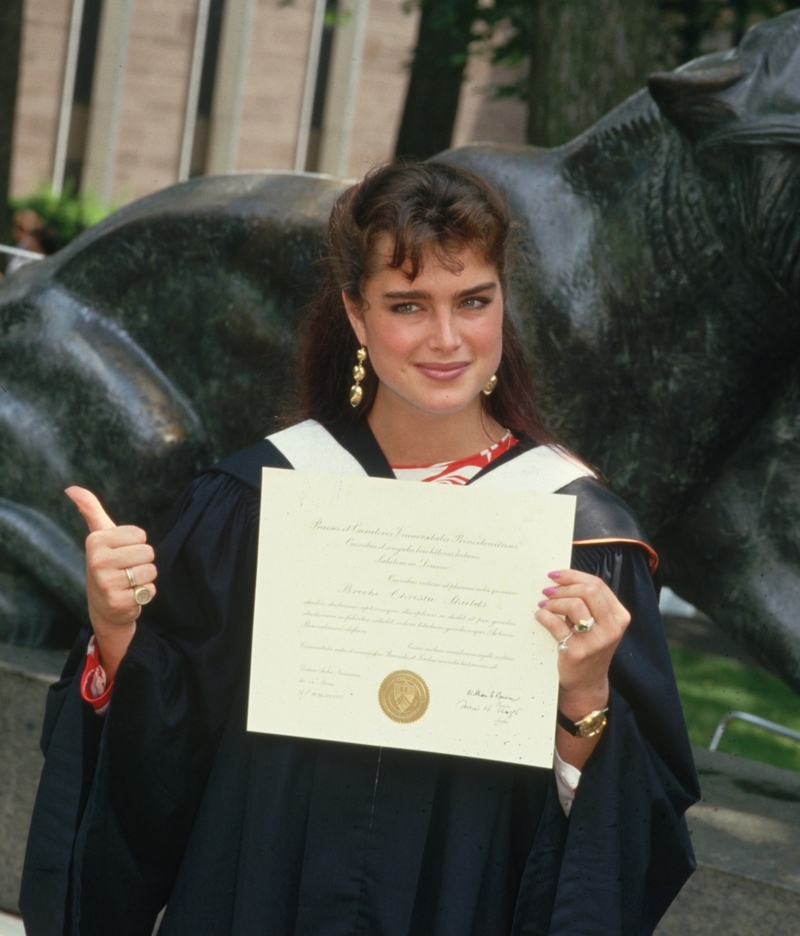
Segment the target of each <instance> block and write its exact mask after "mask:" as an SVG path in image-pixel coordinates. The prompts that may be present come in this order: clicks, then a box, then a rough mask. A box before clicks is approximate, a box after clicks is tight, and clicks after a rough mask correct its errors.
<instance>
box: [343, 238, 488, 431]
mask: <svg viewBox="0 0 800 936" xmlns="http://www.w3.org/2000/svg"><path fill="white" fill-rule="evenodd" d="M382 253H383V255H384V256H385V257H386V261H387V262H388V260H389V258H390V257H391V251H390V250H389V249H388V248H386V247H385V249H384V250H383V251H382ZM449 265H450V269H448V267H445V266H443V265H442V264H441V262H440V261H439V260H437V258H436V256H435V254H433V253H429V254H426V255H423V261H422V265H421V267H420V270H419V274H418V275H417V277H416V279H413V280H412V279H409V269H410V264H409V265H404V266H403V267H401V268H400V269H392V268H391V267H389V266H388V265H387V263H384V264H383V265H382V267H381V268H380V269H379V271H378V272H377V273H376V274H375V275H374V276H372V277H370V279H369V280H367V282H366V285H365V287H364V301H363V302H362V303H358V302H354V301H353V300H351V299H349V298H348V297H347V296H344V297H343V298H344V302H345V307H346V309H347V314H348V317H349V319H350V322H351V324H352V326H353V329H354V330H355V333H356V336H357V338H358V340H359V341H360V342H361V344H363V345H365V346H366V348H367V351H368V354H369V360H368V364H367V366H368V367H369V366H371V367H372V368H373V369H374V371H375V373H376V374H377V376H378V379H379V381H380V383H379V387H378V397H377V398H376V401H375V403H376V406H377V405H378V404H379V402H382V403H391V404H393V405H400V406H401V407H402V406H409V407H415V408H416V409H418V410H422V411H424V412H426V413H430V414H447V413H454V412H460V411H462V410H464V409H465V408H468V407H470V406H474V407H477V408H480V405H481V404H480V398H479V394H480V391H481V389H482V388H483V386H484V385H485V384H486V382H487V381H488V380H489V378H490V377H491V376H492V374H494V373H495V371H496V370H497V367H498V365H499V363H500V356H501V353H502V350H503V339H502V329H503V293H502V289H501V286H500V277H499V276H498V273H497V270H496V269H495V268H494V266H492V265H491V264H490V263H487V262H486V260H484V259H483V257H481V256H480V255H478V254H476V253H475V252H474V251H472V250H471V249H466V250H464V251H462V252H461V253H459V254H457V255H456V256H454V257H453V258H452V261H451V262H450V264H449ZM382 396H383V399H381V397H382Z"/></svg>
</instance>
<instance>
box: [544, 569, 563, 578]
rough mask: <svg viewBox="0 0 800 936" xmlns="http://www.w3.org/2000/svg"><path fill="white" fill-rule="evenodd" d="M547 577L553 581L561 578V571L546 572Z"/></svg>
mask: <svg viewBox="0 0 800 936" xmlns="http://www.w3.org/2000/svg"><path fill="white" fill-rule="evenodd" d="M547 577H548V578H555V579H557V578H561V569H556V571H555V572H548V573H547Z"/></svg>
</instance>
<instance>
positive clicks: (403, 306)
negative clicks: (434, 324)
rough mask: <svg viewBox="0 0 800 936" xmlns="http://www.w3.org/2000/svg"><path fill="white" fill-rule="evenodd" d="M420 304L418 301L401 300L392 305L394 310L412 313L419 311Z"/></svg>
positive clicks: (404, 313)
mask: <svg viewBox="0 0 800 936" xmlns="http://www.w3.org/2000/svg"><path fill="white" fill-rule="evenodd" d="M418 311H419V306H418V305H417V304H416V302H401V303H399V304H398V305H393V306H392V312H399V313H400V315H410V314H411V313H412V312H418Z"/></svg>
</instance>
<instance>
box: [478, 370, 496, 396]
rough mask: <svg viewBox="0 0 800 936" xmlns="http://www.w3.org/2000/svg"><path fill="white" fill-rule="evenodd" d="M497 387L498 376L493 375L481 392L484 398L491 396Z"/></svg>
mask: <svg viewBox="0 0 800 936" xmlns="http://www.w3.org/2000/svg"><path fill="white" fill-rule="evenodd" d="M496 386H497V374H492V376H491V377H490V378H489V379H488V380H487V381H486V384H485V386H484V388H483V390H481V393H482V394H483V395H484V396H491V395H492V392H493V391H494V388H495V387H496Z"/></svg>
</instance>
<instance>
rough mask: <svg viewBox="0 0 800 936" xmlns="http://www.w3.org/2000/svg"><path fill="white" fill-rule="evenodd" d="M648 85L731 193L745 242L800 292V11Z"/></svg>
mask: <svg viewBox="0 0 800 936" xmlns="http://www.w3.org/2000/svg"><path fill="white" fill-rule="evenodd" d="M648 87H649V90H650V94H651V95H652V97H653V99H654V100H655V102H656V104H657V105H658V107H659V109H660V110H661V113H662V114H663V115H664V117H665V118H666V119H667V120H668V121H669V122H670V123H671V124H672V125H673V126H674V127H675V128H676V129H677V130H678V132H679V133H681V134H682V135H683V136H684V137H685V138H687V139H688V140H689V141H690V143H691V145H692V147H693V150H694V153H695V156H696V159H697V162H698V165H699V166H700V167H701V169H705V170H707V171H708V172H709V176H713V175H714V174H716V175H717V178H719V179H720V180H721V181H722V180H724V182H723V184H724V185H725V187H726V196H727V197H730V194H731V193H732V194H734V198H735V200H736V201H737V202H738V204H737V211H738V212H739V213H740V215H741V216H742V217H747V218H748V220H749V223H748V225H747V226H746V227H747V228H748V230H749V232H750V234H751V235H753V236H754V238H755V240H754V242H753V243H752V244H750V245H748V246H749V247H751V248H752V249H756V250H758V251H759V253H760V254H761V255H762V257H763V258H764V260H765V261H766V263H767V266H768V267H769V268H770V271H771V273H772V275H773V276H774V278H775V279H776V280H777V281H778V282H779V283H780V284H781V285H782V286H783V287H784V288H785V289H787V290H789V291H790V292H792V293H794V294H795V295H797V296H800V245H798V243H797V238H796V237H792V236H791V234H792V232H793V231H794V232H796V229H797V218H798V216H799V215H800V10H792V11H790V12H788V13H784V14H783V15H782V16H778V17H776V18H775V19H771V20H768V21H766V22H764V23H761V24H759V25H758V26H755V27H754V28H753V29H751V30H750V31H749V32H748V33H747V35H746V36H745V37H744V39H743V40H742V42H741V43H740V44H739V46H738V47H737V48H736V49H731V50H729V51H727V52H720V53H714V54H713V55H706V56H704V57H702V58H699V59H695V60H694V61H693V62H688V63H687V64H686V65H683V66H682V67H681V68H679V69H677V70H676V71H673V72H658V73H656V74H654V75H651V76H650V80H649V81H648ZM722 163H724V164H725V167H724V171H723V172H722V173H719V172H718V170H719V169H720V168H722V166H721V164H722ZM731 181H733V182H734V185H731V184H730V183H731Z"/></svg>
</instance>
